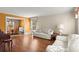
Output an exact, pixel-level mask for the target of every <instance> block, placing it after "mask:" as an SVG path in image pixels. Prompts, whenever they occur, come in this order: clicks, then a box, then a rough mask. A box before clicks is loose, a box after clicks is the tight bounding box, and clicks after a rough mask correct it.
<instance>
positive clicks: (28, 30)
mask: <svg viewBox="0 0 79 59" xmlns="http://www.w3.org/2000/svg"><path fill="white" fill-rule="evenodd" d="M25 23H26V32H30V18H27V19H26V21H25Z"/></svg>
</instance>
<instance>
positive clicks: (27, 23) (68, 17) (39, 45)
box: [0, 7, 79, 52]
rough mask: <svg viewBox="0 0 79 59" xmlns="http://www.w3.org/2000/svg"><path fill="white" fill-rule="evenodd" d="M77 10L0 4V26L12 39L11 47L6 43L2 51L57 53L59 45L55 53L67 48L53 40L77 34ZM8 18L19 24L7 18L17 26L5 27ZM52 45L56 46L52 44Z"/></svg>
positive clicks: (72, 8) (73, 8)
mask: <svg viewBox="0 0 79 59" xmlns="http://www.w3.org/2000/svg"><path fill="white" fill-rule="evenodd" d="M78 10H79V8H77V7H76V8H75V7H3V8H2V7H0V12H1V13H0V18H1V20H0V29H1V30H2V31H3V32H4V33H8V34H9V35H10V36H11V39H12V41H11V42H12V45H11V46H10V47H8V46H7V44H5V49H4V47H2V51H3V52H4V51H10V52H15V51H17V52H45V51H51V52H55V51H56V50H57V49H56V48H58V49H60V50H57V51H56V52H61V51H62V52H63V51H65V48H63V47H62V46H59V45H60V44H62V45H64V44H63V43H62V42H60V43H58V42H57V44H59V45H57V44H56V45H57V46H56V45H55V44H54V43H55V42H56V41H57V39H60V38H61V37H62V38H61V39H63V38H64V39H66V38H67V36H69V35H72V34H74V35H75V36H76V34H78V23H77V22H78V20H76V19H78V17H77V16H75V15H78ZM21 11H22V12H21ZM16 15H17V16H16ZM7 19H10V20H18V24H16V23H15V22H14V21H13V22H10V21H8V22H9V23H12V24H13V23H14V24H16V25H17V26H16V25H15V26H14V25H10V27H9V26H6V25H7V24H9V23H6V20H7ZM7 27H9V29H7ZM16 28H17V29H16ZM10 29H11V30H10ZM15 29H16V30H18V31H16V30H15ZM20 29H21V30H20ZM8 30H9V31H8ZM16 32H17V33H18V34H17V33H16ZM54 35H55V36H54ZM51 36H53V37H51ZM58 36H59V38H58ZM50 45H51V46H53V47H49V46H50ZM1 46H3V44H2V45H1ZM54 46H55V48H54ZM9 48H11V49H9ZM3 49H4V50H3ZM50 49H51V50H50ZM69 51H70V50H69ZM72 51H78V50H72Z"/></svg>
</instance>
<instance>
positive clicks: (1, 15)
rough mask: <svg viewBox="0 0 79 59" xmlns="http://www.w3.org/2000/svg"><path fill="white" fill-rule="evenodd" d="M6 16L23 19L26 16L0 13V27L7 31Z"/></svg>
mask: <svg viewBox="0 0 79 59" xmlns="http://www.w3.org/2000/svg"><path fill="white" fill-rule="evenodd" d="M6 16H10V17H16V18H22V20H23V18H24V17H21V16H16V15H12V14H5V13H0V29H1V30H2V31H5V28H6V27H5V24H6V22H5V18H6Z"/></svg>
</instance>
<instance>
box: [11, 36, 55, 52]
mask: <svg viewBox="0 0 79 59" xmlns="http://www.w3.org/2000/svg"><path fill="white" fill-rule="evenodd" d="M12 39H13V48H12V52H45V51H46V47H47V46H48V45H49V44H53V42H54V41H53V40H52V41H51V40H47V39H42V38H38V37H32V35H15V36H12Z"/></svg>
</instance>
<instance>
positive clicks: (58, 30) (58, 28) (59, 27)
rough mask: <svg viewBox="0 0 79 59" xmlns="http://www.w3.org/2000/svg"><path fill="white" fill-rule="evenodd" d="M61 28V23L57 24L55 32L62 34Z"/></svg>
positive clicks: (62, 28)
mask: <svg viewBox="0 0 79 59" xmlns="http://www.w3.org/2000/svg"><path fill="white" fill-rule="evenodd" d="M63 30H64V25H63V24H59V25H58V26H57V32H58V33H59V34H62V33H63Z"/></svg>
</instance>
